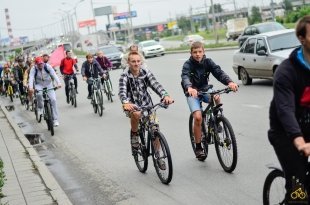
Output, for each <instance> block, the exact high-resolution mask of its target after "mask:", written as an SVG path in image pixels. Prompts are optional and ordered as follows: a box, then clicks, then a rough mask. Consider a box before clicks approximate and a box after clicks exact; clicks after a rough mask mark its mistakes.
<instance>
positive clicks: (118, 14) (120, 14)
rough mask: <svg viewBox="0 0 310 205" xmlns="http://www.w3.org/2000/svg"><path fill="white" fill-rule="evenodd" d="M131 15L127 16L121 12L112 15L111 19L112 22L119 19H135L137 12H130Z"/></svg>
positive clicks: (126, 13)
mask: <svg viewBox="0 0 310 205" xmlns="http://www.w3.org/2000/svg"><path fill="white" fill-rule="evenodd" d="M130 13H131V15H129V12H122V13H114V14H113V18H114V20H120V19H127V18H129V17H131V18H132V17H137V11H131V12H130Z"/></svg>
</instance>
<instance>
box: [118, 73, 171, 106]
mask: <svg viewBox="0 0 310 205" xmlns="http://www.w3.org/2000/svg"><path fill="white" fill-rule="evenodd" d="M148 87H150V88H152V90H153V91H154V92H155V93H157V95H159V96H160V97H161V98H163V97H164V96H166V95H167V92H166V90H165V89H164V88H163V86H162V85H161V84H160V83H159V82H157V80H156V78H155V76H154V75H153V73H152V72H151V71H149V70H147V69H145V68H140V73H139V76H138V77H134V76H133V75H132V73H131V72H130V70H129V69H126V70H125V71H124V72H123V73H122V74H121V77H120V79H119V93H118V95H119V98H120V100H121V102H122V103H127V102H131V103H134V104H135V105H137V106H148V105H152V104H153V103H152V98H151V96H150V94H149V92H148V91H147V88H148Z"/></svg>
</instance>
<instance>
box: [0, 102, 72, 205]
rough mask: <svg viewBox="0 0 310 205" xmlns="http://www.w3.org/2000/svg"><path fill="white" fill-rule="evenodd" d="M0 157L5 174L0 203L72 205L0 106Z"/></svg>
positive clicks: (12, 204) (11, 204)
mask: <svg viewBox="0 0 310 205" xmlns="http://www.w3.org/2000/svg"><path fill="white" fill-rule="evenodd" d="M0 157H1V159H2V161H3V163H4V172H5V175H6V177H5V178H6V181H5V183H4V187H3V188H2V193H3V194H4V195H5V197H4V198H2V199H1V200H0V204H8V205H43V204H44V205H45V204H46V205H57V204H59V205H71V202H70V201H69V199H68V197H67V195H66V194H65V193H64V191H63V190H62V189H61V187H60V186H59V185H58V183H57V182H56V180H55V178H54V177H53V175H52V174H51V173H50V172H49V170H48V169H47V167H46V166H45V164H44V163H43V162H42V161H41V159H40V158H39V156H38V154H37V152H36V151H35V150H34V148H33V147H32V145H30V143H29V141H28V140H27V138H26V137H25V136H24V135H23V133H22V132H21V130H20V128H19V127H18V126H17V124H16V123H15V122H14V121H13V120H12V118H11V116H10V114H9V113H8V111H7V110H6V108H5V107H4V106H2V105H1V107H0Z"/></svg>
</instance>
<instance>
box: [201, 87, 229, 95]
mask: <svg viewBox="0 0 310 205" xmlns="http://www.w3.org/2000/svg"><path fill="white" fill-rule="evenodd" d="M231 91H233V90H232V89H231V88H229V87H226V88H223V89H220V90H214V91H207V90H202V91H198V95H203V94H209V95H215V94H223V93H230V92H231Z"/></svg>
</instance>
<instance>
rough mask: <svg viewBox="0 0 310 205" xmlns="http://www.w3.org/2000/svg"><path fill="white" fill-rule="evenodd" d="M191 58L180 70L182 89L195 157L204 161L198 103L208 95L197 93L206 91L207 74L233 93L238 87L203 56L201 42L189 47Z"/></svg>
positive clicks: (217, 101)
mask: <svg viewBox="0 0 310 205" xmlns="http://www.w3.org/2000/svg"><path fill="white" fill-rule="evenodd" d="M190 53H191V56H190V58H189V59H188V60H187V61H186V62H185V63H184V65H183V68H182V74H181V77H182V87H183V90H184V93H185V95H186V99H187V104H188V106H189V109H190V111H191V112H192V113H193V118H194V137H195V143H196V151H195V154H196V157H197V158H198V159H205V158H206V154H205V153H204V151H203V149H202V147H201V135H202V131H201V123H202V113H201V108H200V101H201V100H203V101H204V102H206V103H207V102H208V95H204V96H203V97H202V98H200V97H198V91H201V90H206V89H208V83H209V74H210V73H212V75H213V76H214V77H215V78H216V79H217V80H218V81H220V82H221V83H223V84H224V85H228V87H229V88H231V89H232V90H233V91H237V90H238V85H237V84H236V83H234V82H233V81H232V80H231V79H230V77H229V76H228V75H227V74H226V73H225V72H224V71H223V70H222V69H221V67H220V66H218V65H216V64H215V63H214V62H213V61H212V60H211V59H210V58H207V57H206V55H205V50H204V44H203V43H201V42H194V43H193V44H192V45H191V51H190ZM215 98H216V103H217V104H219V103H220V99H219V96H216V97H215Z"/></svg>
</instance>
